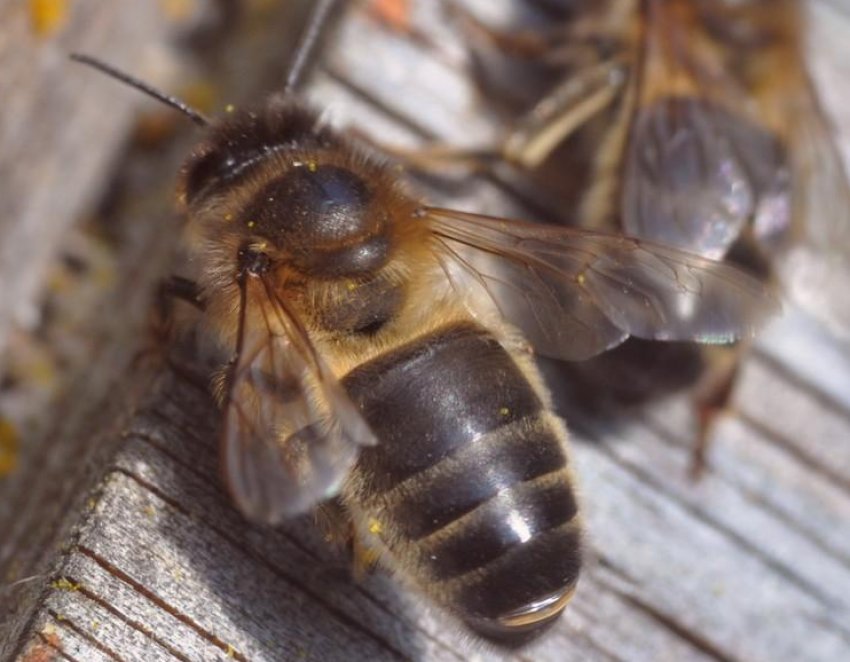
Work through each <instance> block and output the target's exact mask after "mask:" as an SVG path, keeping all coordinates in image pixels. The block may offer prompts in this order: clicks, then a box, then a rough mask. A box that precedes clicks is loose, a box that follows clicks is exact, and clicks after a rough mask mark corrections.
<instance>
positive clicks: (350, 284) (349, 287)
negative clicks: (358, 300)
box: [345, 280, 357, 292]
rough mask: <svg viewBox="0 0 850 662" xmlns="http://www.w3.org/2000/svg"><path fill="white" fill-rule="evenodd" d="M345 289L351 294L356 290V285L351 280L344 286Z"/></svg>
mask: <svg viewBox="0 0 850 662" xmlns="http://www.w3.org/2000/svg"><path fill="white" fill-rule="evenodd" d="M345 289H347V290H348V291H349V292H353V291H354V290H356V289H357V283H355V282H354V281H353V280H350V281H348V282H347V283H346V284H345Z"/></svg>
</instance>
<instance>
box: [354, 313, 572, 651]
mask: <svg viewBox="0 0 850 662" xmlns="http://www.w3.org/2000/svg"><path fill="white" fill-rule="evenodd" d="M343 384H344V386H345V387H346V389H347V390H348V392H349V394H350V395H351V397H352V399H353V400H354V401H355V402H356V403H357V404H358V405H359V406H360V408H361V410H362V411H363V413H364V416H365V418H366V420H367V421H368V423H369V424H370V426H372V428H373V430H374V431H375V433H376V436H377V437H378V439H379V440H380V443H379V445H378V446H376V447H374V448H368V449H366V450H364V452H363V453H362V455H361V457H360V461H359V464H358V468H357V471H358V474H359V476H360V477H361V478H362V482H363V484H364V485H365V487H364V490H365V494H361V495H360V497H359V500H360V503H361V504H362V505H363V507H364V508H365V510H366V512H367V513H374V515H375V517H376V518H380V519H381V521H382V522H383V523H385V528H386V529H387V532H388V534H387V535H386V536H382V537H383V538H384V540H385V542H386V544H387V545H388V547H389V551H390V553H391V554H393V555H394V556H397V557H400V558H401V557H404V560H406V561H407V562H408V563H406V564H405V565H406V566H408V567H409V568H413V574H414V576H415V580H416V581H417V582H418V583H419V584H420V586H421V587H422V589H423V590H425V591H426V592H428V593H429V594H431V595H432V596H433V597H434V598H435V599H437V600H438V601H440V602H442V603H443V604H444V605H445V606H447V607H449V608H450V609H452V610H454V611H456V612H458V614H459V616H460V617H461V618H462V619H463V620H464V621H465V622H466V623H467V624H468V625H469V626H470V627H472V628H473V629H475V630H477V631H478V632H479V633H481V634H483V635H484V636H487V637H489V638H494V639H500V640H503V641H505V642H506V643H512V642H515V641H519V640H524V639H526V638H528V637H529V636H530V634H532V633H533V634H537V633H538V632H539V630H540V629H541V628H542V627H544V626H546V625H548V624H549V623H550V622H551V621H553V620H554V618H555V617H556V616H557V615H558V614H559V613H560V611H561V609H562V607H563V604H560V606H559V607H557V608H556V609H554V610H550V611H546V610H545V609H543V608H542V607H540V605H541V604H546V605H548V604H550V603H551V602H552V601H553V600H556V599H557V598H558V597H560V596H563V595H566V594H567V593H569V592H570V591H571V589H572V588H573V586H574V585H575V582H576V580H577V578H578V572H579V567H580V541H579V535H580V534H579V527H578V522H577V519H576V515H577V506H576V501H575V498H574V495H573V491H572V487H571V484H570V476H569V473H568V470H567V457H566V450H565V447H564V438H563V431H562V430H561V429H559V428H557V427H556V426H555V425H554V424H553V423H552V420H553V418H552V417H551V415H549V414H547V412H546V410H545V407H544V404H543V402H542V401H541V399H540V397H539V396H538V394H537V391H536V390H535V389H534V387H533V386H532V384H531V383H530V382H529V380H528V378H527V377H526V375H525V374H524V372H523V370H522V369H521V368H520V367H519V366H518V365H517V363H516V362H515V361H514V359H513V358H511V356H510V355H509V354H508V352H507V351H506V350H505V349H504V348H503V347H502V346H501V345H500V344H499V343H498V341H497V340H496V339H495V338H494V337H493V336H492V335H491V334H490V333H489V332H487V331H486V330H484V329H482V328H481V327H478V326H477V325H474V324H472V323H463V324H454V325H451V326H448V327H444V328H442V329H439V330H437V331H435V332H433V333H430V334H427V335H425V336H422V337H421V338H418V339H417V340H415V341H413V342H412V343H409V344H407V345H404V346H401V347H399V348H397V349H395V350H393V351H391V352H389V353H388V354H385V355H383V356H380V357H378V358H376V359H373V360H372V361H370V362H368V363H366V364H364V365H362V366H360V367H358V368H356V369H355V370H353V371H352V372H351V373H349V374H348V375H347V376H346V377H345V379H344V380H343ZM564 602H565V600H564ZM538 612H539V613H540V614H541V616H540V618H536V619H535V618H534V617H532V618H530V619H520V620H521V621H522V623H521V626H517V625H515V624H512V619H513V618H514V616H515V615H517V614H526V613H530V614H537V613H538ZM544 612H545V613H544Z"/></svg>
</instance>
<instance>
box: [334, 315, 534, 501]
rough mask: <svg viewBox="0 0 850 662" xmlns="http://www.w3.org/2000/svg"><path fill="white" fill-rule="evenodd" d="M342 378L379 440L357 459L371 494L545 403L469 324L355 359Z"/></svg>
mask: <svg viewBox="0 0 850 662" xmlns="http://www.w3.org/2000/svg"><path fill="white" fill-rule="evenodd" d="M342 383H343V385H344V386H345V388H346V390H347V391H348V393H349V395H350V397H351V398H352V400H353V401H354V402H355V403H356V404H357V405H358V406H359V407H360V410H361V411H362V413H363V415H364V418H365V419H366V421H367V422H368V423H369V425H370V426H371V427H372V430H373V431H374V432H375V435H376V437H377V438H378V440H379V444H378V445H377V446H375V447H374V448H367V449H364V451H363V452H362V453H361V456H360V461H359V467H360V469H361V470H362V471H363V473H364V475H366V476H368V479H369V485H370V491H372V493H373V494H380V493H383V492H386V491H388V490H390V489H392V488H393V487H394V486H396V485H398V484H400V483H402V482H403V481H405V480H409V479H411V478H412V477H414V476H416V475H417V474H420V473H422V472H425V471H427V470H429V469H430V468H431V467H433V466H435V465H436V464H438V463H440V462H442V461H443V460H445V459H446V458H448V457H450V456H452V455H453V454H454V453H456V452H459V451H460V450H461V449H463V448H464V447H465V446H466V445H467V444H469V443H471V442H474V441H475V440H477V439H479V438H481V437H482V436H483V435H486V434H487V433H489V432H491V431H493V430H495V429H497V428H500V427H502V426H504V425H508V424H511V423H514V422H516V421H520V420H522V419H524V418H528V417H531V416H534V415H536V414H538V413H539V412H541V410H542V403H541V401H540V399H539V398H538V396H537V394H536V393H535V391H534V389H533V388H532V387H531V385H530V384H529V383H528V380H527V379H526V378H525V376H524V375H523V374H522V372H521V371H520V369H519V368H518V367H517V365H516V363H514V361H513V359H512V358H511V357H510V355H509V354H508V353H507V352H506V351H505V349H504V348H503V347H502V346H501V345H500V344H499V343H498V341H497V340H496V339H495V338H493V336H492V335H491V334H490V333H488V332H487V331H486V330H484V329H482V328H480V327H478V326H476V325H473V324H458V325H455V326H451V327H447V328H443V329H440V330H438V331H435V332H433V333H431V334H428V335H426V336H423V337H421V338H418V339H416V340H415V341H413V342H411V343H409V344H407V345H404V346H402V347H399V348H397V349H395V350H393V351H391V352H388V353H387V354H384V355H382V356H380V357H378V358H376V359H373V360H372V361H370V362H368V363H365V364H363V365H361V366H359V367H358V368H356V369H354V370H353V371H351V372H350V373H349V374H348V375H346V376H345V377H344V378H343V382H342Z"/></svg>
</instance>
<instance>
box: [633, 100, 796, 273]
mask: <svg viewBox="0 0 850 662" xmlns="http://www.w3.org/2000/svg"><path fill="white" fill-rule="evenodd" d="M625 159H626V160H625V168H624V173H625V174H624V180H623V190H622V224H623V229H624V231H625V232H626V233H627V234H630V235H633V236H637V237H643V238H645V239H650V240H653V241H660V242H663V243H665V244H669V245H671V246H676V247H678V248H682V249H685V250H690V251H692V252H695V253H700V254H701V255H704V256H706V257H711V258H714V259H719V258H721V257H723V256H724V255H725V254H726V252H727V251H728V250H729V248H730V247H731V245H732V244H733V243H734V242H735V241H736V240H737V239H738V237H739V236H740V234H741V233H742V232H743V231H744V229H745V227H746V226H747V224H748V223H749V222H750V221H751V219H757V222H761V223H762V224H763V225H767V226H770V227H772V228H781V229H786V228H787V227H788V225H789V224H790V217H791V209H790V197H791V169H790V165H789V163H788V162H787V156H786V150H785V149H784V148H783V147H782V145H781V143H780V142H779V141H778V140H777V139H776V138H775V137H774V136H772V135H771V134H770V133H768V132H766V131H764V130H763V129H761V128H759V127H758V126H757V125H756V124H754V123H751V122H749V121H748V120H747V119H746V118H745V117H743V116H739V115H735V114H732V113H730V112H728V111H726V110H724V109H723V108H721V107H720V106H716V105H712V104H711V103H710V102H708V101H706V100H704V99H698V98H685V97H682V98H667V99H661V100H658V101H656V102H654V103H653V104H652V105H650V106H648V107H644V108H641V109H639V110H638V111H636V116H635V118H634V122H633V128H632V132H631V135H630V140H629V146H628V149H627V153H626V157H625ZM759 219H761V220H760V221H759Z"/></svg>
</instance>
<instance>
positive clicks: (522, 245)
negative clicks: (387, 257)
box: [427, 208, 778, 360]
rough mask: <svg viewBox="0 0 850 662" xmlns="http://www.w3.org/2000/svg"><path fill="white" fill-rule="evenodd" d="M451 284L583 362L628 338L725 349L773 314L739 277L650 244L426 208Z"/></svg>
mask: <svg viewBox="0 0 850 662" xmlns="http://www.w3.org/2000/svg"><path fill="white" fill-rule="evenodd" d="M427 214H428V216H429V219H430V223H431V228H432V231H433V233H434V235H435V239H436V240H437V241H438V242H439V244H440V245H439V248H438V250H440V254H441V259H442V260H443V262H444V263H448V265H449V267H450V268H449V271H448V273H449V278H450V279H451V281H452V285H453V286H454V287H455V288H456V289H463V290H464V292H463V294H464V295H465V296H466V297H467V299H475V298H480V297H489V298H490V299H491V300H492V302H493V303H494V304H495V306H496V307H497V308H498V309H499V311H500V312H501V313H502V314H503V315H504V316H505V317H506V319H507V320H508V321H509V322H510V323H511V324H513V325H514V326H516V327H518V328H519V329H520V330H521V331H522V332H523V334H525V336H526V338H527V339H528V340H529V342H530V343H531V344H532V345H533V346H534V348H535V350H536V351H537V352H538V353H539V354H542V355H544V356H549V357H552V358H560V359H568V360H578V359H584V358H588V357H590V356H593V355H595V354H598V353H599V352H602V351H604V350H605V349H608V348H610V347H613V346H615V345H617V344H619V343H620V342H622V341H623V340H624V339H625V338H626V337H628V336H630V335H633V336H637V337H639V338H647V339H655V340H695V341H699V342H706V343H727V342H732V341H734V340H737V339H739V338H742V337H746V336H749V335H751V334H752V333H753V332H754V331H755V330H756V329H757V328H758V327H759V326H760V325H761V324H762V323H763V321H764V319H765V318H766V317H767V316H768V315H770V314H771V313H774V312H776V311H777V309H778V304H777V301H776V299H775V298H774V297H773V296H772V295H771V293H770V292H769V290H768V289H767V288H766V287H765V286H764V285H762V284H761V283H760V282H759V281H757V280H756V279H754V278H752V277H750V276H748V275H747V274H745V273H744V272H742V271H740V270H738V269H736V268H734V267H731V266H728V265H725V264H722V263H719V262H714V261H712V260H709V259H707V258H703V257H701V256H699V255H695V254H691V253H686V252H684V251H680V250H677V249H674V248H668V247H665V246H661V245H659V244H654V243H652V242H647V241H642V240H637V239H632V238H629V237H623V236H617V235H607V234H601V233H595V232H587V231H583V230H578V229H573V228H563V227H554V226H546V225H540V224H534V223H524V222H520V221H506V220H503V219H497V218H490V217H486V216H478V215H474V214H465V213H462V212H455V211H451V210H446V209H434V208H429V209H428V210H427Z"/></svg>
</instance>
